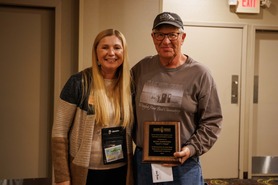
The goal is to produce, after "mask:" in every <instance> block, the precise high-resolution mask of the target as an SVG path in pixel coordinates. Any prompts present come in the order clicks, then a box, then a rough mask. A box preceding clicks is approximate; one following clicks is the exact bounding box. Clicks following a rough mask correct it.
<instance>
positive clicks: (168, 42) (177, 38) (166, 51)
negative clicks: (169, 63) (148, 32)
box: [152, 25, 186, 59]
mask: <svg viewBox="0 0 278 185" xmlns="http://www.w3.org/2000/svg"><path fill="white" fill-rule="evenodd" d="M185 36H186V34H185V33H181V32H180V30H179V28H177V27H175V26H171V25H162V26H160V27H159V28H158V29H156V30H155V31H154V32H153V33H152V38H153V42H154V45H155V48H156V51H157V53H158V55H159V56H160V57H161V58H164V59H170V58H173V57H175V56H176V55H180V54H181V46H182V44H183V41H184V39H185Z"/></svg>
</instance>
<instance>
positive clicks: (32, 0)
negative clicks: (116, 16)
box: [0, 0, 62, 184]
mask: <svg viewBox="0 0 278 185" xmlns="http://www.w3.org/2000/svg"><path fill="white" fill-rule="evenodd" d="M0 4H2V5H9V6H19V7H34V8H51V9H54V17H55V18H54V19H55V25H54V27H55V28H54V92H53V95H54V99H53V105H54V109H53V110H52V111H54V112H56V111H55V109H56V107H57V105H56V104H57V103H56V101H55V100H56V99H57V97H59V94H60V89H61V86H62V83H61V33H62V27H61V23H62V0H39V1H38V0H25V1H22V0H0ZM51 166H52V165H51ZM53 173H54V172H53V169H52V176H51V177H50V178H51V179H52V180H51V181H52V184H55V183H54V178H53V177H54V174H53Z"/></svg>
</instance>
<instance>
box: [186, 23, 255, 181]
mask: <svg viewBox="0 0 278 185" xmlns="http://www.w3.org/2000/svg"><path fill="white" fill-rule="evenodd" d="M183 24H184V26H198V27H219V28H239V29H242V34H243V35H242V55H241V72H240V79H241V84H240V90H241V92H239V93H240V104H239V109H240V110H239V124H240V125H239V146H238V150H239V153H238V160H239V161H238V169H239V171H238V178H240V179H242V178H243V177H244V176H245V175H244V174H245V172H246V171H247V170H248V163H247V161H248V151H249V150H246V148H248V146H247V145H248V141H249V137H248V132H249V130H248V129H249V128H248V125H247V123H248V122H246V119H247V117H248V116H247V115H248V106H247V103H248V95H249V94H248V93H244V92H247V89H248V88H247V86H246V84H247V80H248V73H246V72H247V69H248V60H247V58H248V55H247V54H248V50H247V45H248V39H249V37H248V31H249V29H250V28H249V26H248V25H247V24H230V23H210V22H184V23H183Z"/></svg>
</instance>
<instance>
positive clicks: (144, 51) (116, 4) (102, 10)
mask: <svg viewBox="0 0 278 185" xmlns="http://www.w3.org/2000/svg"><path fill="white" fill-rule="evenodd" d="M160 7H161V5H160V0H140V1H130V0H116V1H115V0H94V1H91V0H80V30H79V31H80V32H79V33H80V35H79V70H81V69H84V68H85V67H88V66H91V48H92V44H93V41H94V38H95V36H96V34H97V33H98V32H100V31H101V30H103V29H107V28H115V29H118V30H120V31H121V32H122V33H123V34H124V35H125V37H126V39H127V43H128V49H129V58H130V63H131V66H133V65H134V64H135V63H137V62H138V61H139V60H140V59H141V58H142V57H143V56H145V55H150V54H154V53H155V50H154V47H153V44H152V40H151V35H150V34H151V28H152V21H153V18H154V17H155V15H156V14H157V13H159V12H160Z"/></svg>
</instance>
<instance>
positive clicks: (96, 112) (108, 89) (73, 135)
mask: <svg viewBox="0 0 278 185" xmlns="http://www.w3.org/2000/svg"><path fill="white" fill-rule="evenodd" d="M132 122H133V112H132V103H131V91H130V73H129V65H128V61H127V44H126V40H125V37H124V35H123V34H122V33H121V32H119V31H117V30H113V29H107V30H104V31H102V32H100V33H99V34H98V35H97V37H96V38H95V41H94V45H93V51H92V67H91V68H87V69H85V70H83V71H81V72H79V73H77V74H75V75H72V76H71V77H70V79H69V80H68V81H67V83H66V84H65V86H64V88H63V90H62V92H61V95H60V99H59V102H58V108H57V114H56V118H55V121H54V125H53V130H52V154H53V164H54V174H55V182H56V185H69V184H70V185H97V184H115V183H116V184H120V185H125V184H127V185H131V184H133V178H132V171H131V169H132V166H131V165H132V163H131V161H132V141H131V129H132V128H131V127H132ZM111 133H112V134H111Z"/></svg>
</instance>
